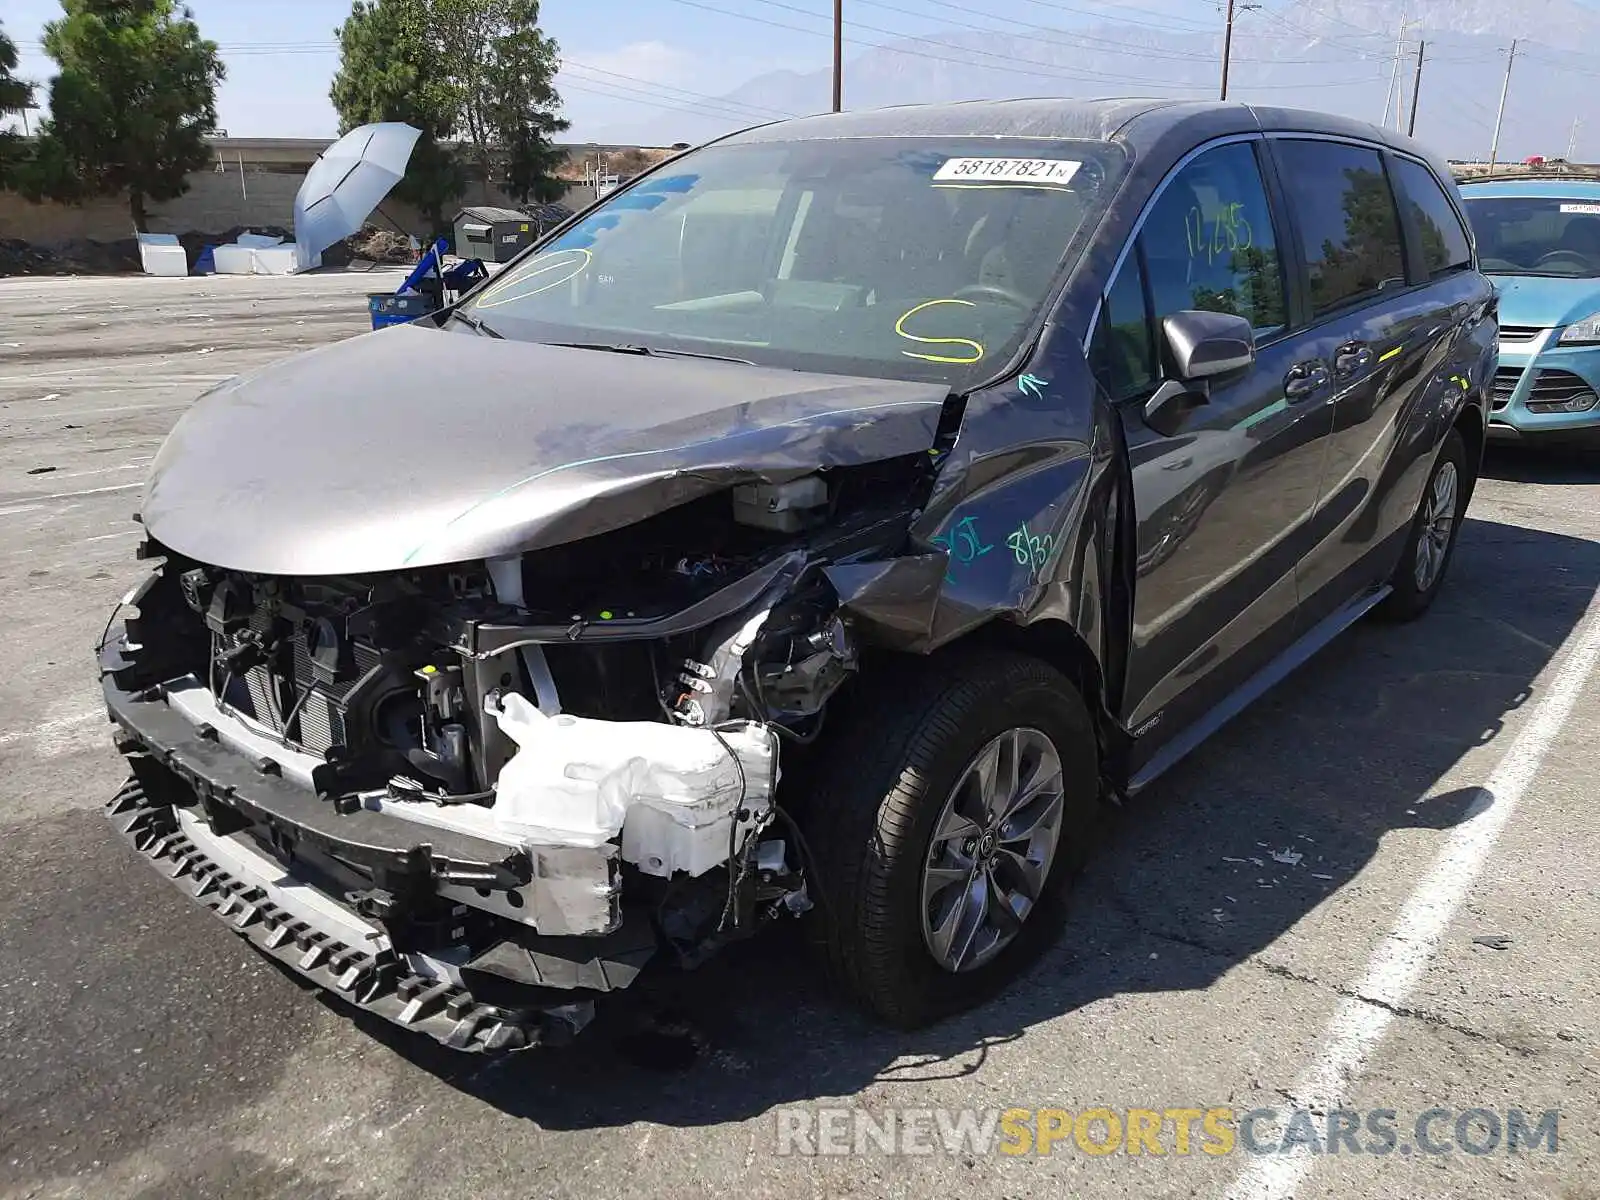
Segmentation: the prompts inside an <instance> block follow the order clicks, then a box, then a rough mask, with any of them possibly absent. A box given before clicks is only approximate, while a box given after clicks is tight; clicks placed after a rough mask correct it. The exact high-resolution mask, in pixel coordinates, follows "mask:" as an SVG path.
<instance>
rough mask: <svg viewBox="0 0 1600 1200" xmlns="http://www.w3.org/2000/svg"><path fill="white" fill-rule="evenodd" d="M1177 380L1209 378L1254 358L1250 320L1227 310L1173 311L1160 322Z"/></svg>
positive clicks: (1240, 365) (1224, 373)
mask: <svg viewBox="0 0 1600 1200" xmlns="http://www.w3.org/2000/svg"><path fill="white" fill-rule="evenodd" d="M1161 331H1162V333H1164V334H1166V337H1167V346H1168V348H1169V349H1170V350H1171V351H1172V361H1173V363H1174V365H1175V366H1176V368H1177V374H1178V378H1179V379H1180V380H1185V381H1187V380H1193V379H1211V378H1213V377H1215V376H1217V375H1227V374H1229V373H1231V372H1233V371H1242V370H1244V368H1246V367H1248V366H1250V365H1251V364H1252V363H1253V362H1255V361H1256V335H1255V332H1254V331H1253V330H1252V329H1251V328H1250V322H1249V321H1247V320H1245V319H1244V318H1243V317H1236V316H1234V315H1233V314H1231V313H1218V312H1201V311H1199V310H1197V309H1190V310H1186V311H1184V312H1175V313H1173V314H1172V315H1171V316H1169V317H1167V318H1165V319H1164V320H1163V321H1162V322H1161Z"/></svg>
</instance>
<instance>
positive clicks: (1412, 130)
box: [1406, 38, 1428, 137]
mask: <svg viewBox="0 0 1600 1200" xmlns="http://www.w3.org/2000/svg"><path fill="white" fill-rule="evenodd" d="M1427 52H1428V41H1427V39H1426V38H1424V39H1423V40H1422V41H1420V42H1418V43H1417V78H1416V80H1415V81H1414V82H1413V83H1412V84H1411V124H1410V125H1409V126H1407V127H1406V136H1407V137H1416V136H1417V98H1418V97H1419V96H1421V95H1422V57H1423V55H1425V54H1427Z"/></svg>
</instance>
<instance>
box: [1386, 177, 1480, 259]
mask: <svg viewBox="0 0 1600 1200" xmlns="http://www.w3.org/2000/svg"><path fill="white" fill-rule="evenodd" d="M1394 173H1395V182H1396V183H1397V184H1398V185H1399V187H1400V192H1401V194H1402V195H1403V196H1404V197H1405V205H1406V207H1407V209H1408V211H1409V213H1410V216H1411V220H1412V224H1413V225H1414V226H1415V227H1416V230H1417V237H1418V239H1419V240H1420V242H1421V250H1422V261H1423V265H1424V266H1425V267H1426V268H1427V271H1428V278H1429V279H1436V278H1438V277H1439V276H1440V275H1444V274H1447V273H1449V272H1451V271H1459V270H1462V269H1464V268H1466V267H1470V266H1471V265H1472V242H1471V240H1470V239H1469V238H1468V236H1467V231H1466V228H1465V227H1464V226H1463V225H1462V224H1461V218H1460V217H1459V216H1457V215H1456V210H1455V206H1454V205H1452V204H1451V203H1450V199H1449V197H1448V196H1446V195H1445V193H1444V189H1443V188H1442V187H1440V186H1439V181H1438V180H1437V179H1435V178H1434V175H1433V172H1432V171H1430V170H1428V168H1427V167H1425V166H1423V165H1422V164H1421V163H1419V162H1413V161H1411V160H1410V159H1406V158H1402V159H1398V160H1396V163H1395V169H1394Z"/></svg>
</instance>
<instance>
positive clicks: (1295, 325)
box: [1083, 130, 1310, 404]
mask: <svg viewBox="0 0 1600 1200" xmlns="http://www.w3.org/2000/svg"><path fill="white" fill-rule="evenodd" d="M1266 139H1267V135H1266V134H1264V133H1262V132H1261V131H1259V130H1256V131H1252V132H1249V133H1229V134H1224V135H1223V136H1221V137H1215V138H1211V139H1209V140H1208V141H1204V142H1201V143H1200V144H1199V145H1198V146H1195V147H1194V148H1193V149H1191V150H1189V151H1188V152H1187V153H1186V154H1184V156H1183V157H1182V158H1180V159H1179V160H1178V161H1177V162H1176V163H1174V164H1173V165H1172V168H1171V169H1170V170H1169V171H1168V172H1167V173H1166V174H1165V175H1164V176H1162V178H1161V182H1160V183H1158V184H1157V185H1156V186H1155V187H1154V188H1152V189H1151V191H1150V195H1149V196H1148V197H1146V199H1145V202H1144V204H1143V205H1142V206H1141V207H1140V209H1139V216H1138V218H1137V219H1136V220H1135V221H1134V223H1133V227H1132V228H1131V229H1130V230H1129V231H1128V236H1127V238H1126V239H1125V240H1124V241H1123V243H1122V249H1121V250H1119V251H1118V252H1117V257H1116V258H1115V259H1114V260H1113V261H1112V263H1111V268H1110V269H1109V270H1108V271H1107V272H1106V275H1105V279H1104V280H1103V281H1101V284H1100V288H1099V291H1098V294H1097V295H1096V296H1095V301H1094V312H1093V313H1092V314H1091V315H1090V317H1089V324H1088V327H1087V329H1086V330H1085V332H1084V335H1083V353H1084V356H1085V357H1086V358H1088V357H1090V355H1091V349H1090V348H1091V347H1092V346H1093V344H1094V338H1095V334H1096V333H1097V332H1098V330H1099V328H1100V319H1101V317H1102V316H1104V315H1105V308H1106V294H1107V293H1108V292H1109V291H1110V290H1111V285H1112V284H1113V283H1114V282H1116V278H1117V275H1118V274H1119V273H1120V272H1121V271H1122V268H1123V266H1124V264H1126V262H1127V261H1128V256H1129V255H1130V254H1134V253H1137V254H1138V255H1139V269H1140V273H1141V276H1142V278H1143V287H1142V290H1143V292H1144V302H1145V326H1146V332H1147V336H1148V338H1149V340H1150V343H1151V347H1152V351H1153V353H1154V363H1155V367H1156V382H1155V383H1154V384H1152V385H1151V387H1149V388H1145V389H1143V390H1141V391H1138V392H1134V393H1131V394H1129V395H1127V396H1124V397H1121V398H1119V399H1118V400H1117V401H1115V403H1117V404H1131V403H1133V402H1135V401H1137V400H1140V399H1141V398H1143V397H1144V396H1147V395H1148V394H1149V393H1150V392H1151V391H1153V390H1154V389H1155V387H1157V386H1159V385H1160V382H1161V380H1162V379H1163V378H1164V376H1163V375H1162V371H1163V370H1164V368H1165V364H1164V362H1163V356H1162V353H1161V343H1160V340H1159V338H1158V337H1157V336H1156V331H1155V321H1154V320H1153V318H1152V314H1153V312H1154V306H1153V305H1152V304H1151V300H1150V272H1149V268H1148V266H1147V265H1146V264H1145V262H1144V253H1143V250H1142V249H1138V247H1139V246H1140V241H1139V238H1140V235H1141V234H1142V233H1143V232H1144V225H1145V221H1147V220H1148V219H1149V217H1150V214H1151V212H1152V211H1153V210H1154V209H1155V206H1156V204H1157V203H1158V202H1159V201H1160V199H1161V197H1162V195H1163V194H1164V193H1165V192H1166V190H1167V188H1168V187H1169V186H1170V185H1171V183H1172V181H1173V180H1174V179H1176V178H1177V177H1178V175H1179V174H1180V173H1181V172H1182V171H1183V170H1184V169H1185V168H1187V167H1188V166H1189V164H1190V163H1192V162H1193V161H1194V160H1195V159H1197V158H1199V157H1200V156H1201V155H1202V154H1205V153H1207V152H1208V151H1211V150H1216V149H1218V148H1220V147H1222V146H1231V145H1234V144H1237V143H1241V142H1243V143H1247V144H1249V145H1250V146H1251V148H1252V150H1253V151H1254V153H1255V160H1256V170H1257V171H1258V172H1259V173H1260V175H1261V187H1262V191H1263V192H1264V193H1265V195H1266V200H1267V211H1268V213H1269V215H1270V216H1271V218H1272V235H1273V237H1274V239H1275V240H1276V241H1277V243H1278V259H1279V265H1280V269H1281V270H1282V271H1283V283H1284V307H1285V309H1286V313H1285V317H1286V319H1285V323H1284V326H1283V328H1282V329H1280V330H1278V331H1277V332H1276V333H1274V334H1273V335H1272V336H1271V337H1268V338H1264V339H1262V340H1260V341H1258V342H1257V343H1256V346H1257V348H1258V349H1259V348H1261V347H1263V346H1273V345H1276V344H1277V343H1278V342H1280V341H1282V340H1283V339H1284V338H1287V337H1291V336H1293V335H1295V334H1297V333H1299V332H1301V331H1302V330H1303V329H1304V328H1305V325H1304V323H1303V322H1304V319H1305V318H1306V317H1307V316H1309V312H1310V309H1309V302H1305V301H1303V299H1302V296H1301V292H1302V290H1303V280H1302V270H1303V268H1302V264H1301V263H1300V250H1299V246H1298V238H1293V239H1290V240H1291V241H1292V242H1294V245H1293V246H1291V247H1286V246H1285V244H1284V237H1283V235H1284V234H1285V232H1286V231H1288V230H1291V229H1293V228H1294V226H1292V225H1291V224H1290V223H1289V216H1290V214H1289V209H1288V196H1287V194H1286V193H1285V192H1284V191H1283V190H1282V188H1281V186H1280V181H1279V177H1278V164H1277V159H1276V157H1275V156H1274V155H1273V154H1272V153H1271V152H1270V150H1269V149H1268V148H1267V145H1266Z"/></svg>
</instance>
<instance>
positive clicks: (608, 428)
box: [142, 326, 945, 575]
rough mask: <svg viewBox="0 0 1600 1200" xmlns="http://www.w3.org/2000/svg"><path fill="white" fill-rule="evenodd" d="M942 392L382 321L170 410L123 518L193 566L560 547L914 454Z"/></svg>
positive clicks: (357, 568) (299, 570)
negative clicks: (732, 489) (730, 492)
mask: <svg viewBox="0 0 1600 1200" xmlns="http://www.w3.org/2000/svg"><path fill="white" fill-rule="evenodd" d="M944 400H945V390H944V388H943V387H941V386H938V385H934V384H923V383H900V382H895V381H890V380H876V379H859V378H844V377H840V376H832V375H814V374H804V373H801V372H797V371H783V370H774V369H770V368H762V367H750V366H745V365H743V364H740V363H728V362H712V361H706V360H700V359H686V358H643V357H639V356H634V355H628V354H613V353H607V352H600V351H592V350H573V349H566V348H563V347H559V346H546V345H539V344H535V343H531V342H515V341H497V340H494V339H491V338H483V337H475V336H471V335H467V334H457V333H447V332H442V331H439V330H437V329H431V328H425V327H421V326H400V327H396V328H393V329H385V330H380V331H377V332H374V333H371V334H368V335H366V336H364V337H358V338H354V339H352V340H350V341H348V342H343V343H340V344H338V345H334V346H329V347H326V348H324V349H322V350H318V351H315V352H313V353H311V354H306V355H302V356H300V357H298V358H293V359H290V360H288V361H286V362H284V363H281V364H279V365H277V366H274V367H271V368H269V369H268V370H266V371H263V372H261V373H260V374H258V375H255V376H253V377H247V378H243V379H238V380H234V381H232V382H230V383H228V384H225V385H223V386H222V387H221V388H219V389H217V390H216V391H214V392H212V393H211V394H209V395H208V396H206V397H205V398H204V399H202V400H200V401H199V402H197V403H196V404H195V406H194V407H193V408H192V409H190V410H189V411H188V412H187V413H185V414H184V416H183V418H182V420H180V421H179V422H178V425H177V427H176V428H175V429H174V430H173V432H172V435H171V436H170V437H169V438H168V440H167V442H166V444H165V445H163V446H162V448H161V453H160V454H159V455H158V456H157V458H156V460H155V463H154V465H153V467H152V474H151V479H150V484H149V487H148V488H147V490H146V493H145V497H144V504H143V508H142V514H143V518H144V523H145V527H146V528H147V529H148V530H149V531H150V533H151V535H152V536H153V537H155V538H156V540H158V541H159V542H161V543H162V544H163V545H166V546H169V547H171V548H172V549H174V550H177V551H179V552H181V553H183V554H187V555H189V556H190V557H192V558H195V559H197V560H199V561H201V562H207V563H212V564H215V565H217V566H222V567H228V568H231V569H234V570H241V571H252V572H260V573H262V574H281V575H339V574H360V573H364V572H369V571H389V570H395V569H398V568H402V567H420V566H427V565H431V564H440V563H454V562H462V561H466V560H470V559H475V558H486V557H494V556H497V555H502V554H511V553H516V552H519V551H522V550H528V549H533V548H536V547H539V546H546V545H552V544H556V543H559V542H564V541H571V540H574V539H576V538H580V537H587V536H589V535H590V534H595V533H603V532H606V531H607V530H610V529H615V528H619V527H621V526H623V525H627V524H631V523H632V522H635V521H638V520H640V519H642V518H643V517H646V516H648V515H650V514H651V513H654V512H659V511H660V510H662V509H664V508H668V507H670V506H672V505H675V504H681V503H683V502H685V501H687V500H691V499H693V498H695V497H697V496H701V495H705V494H707V493H709V492H713V491H717V490H720V489H723V488H726V487H729V486H731V485H733V484H735V483H738V482H741V481H743V480H748V479H752V478H757V477H761V478H781V477H785V476H793V475H796V474H801V473H804V472H807V471H813V470H815V469H817V468H818V467H819V466H846V465H851V464H856V463H863V462H872V461H877V460H880V459H885V458H891V457H894V456H896V455H901V454H914V453H917V452H919V451H925V450H927V449H928V448H929V447H930V446H931V445H932V443H933V439H934V433H935V430H936V429H937V427H938V421H939V414H940V411H941V408H942V406H943V402H944Z"/></svg>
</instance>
